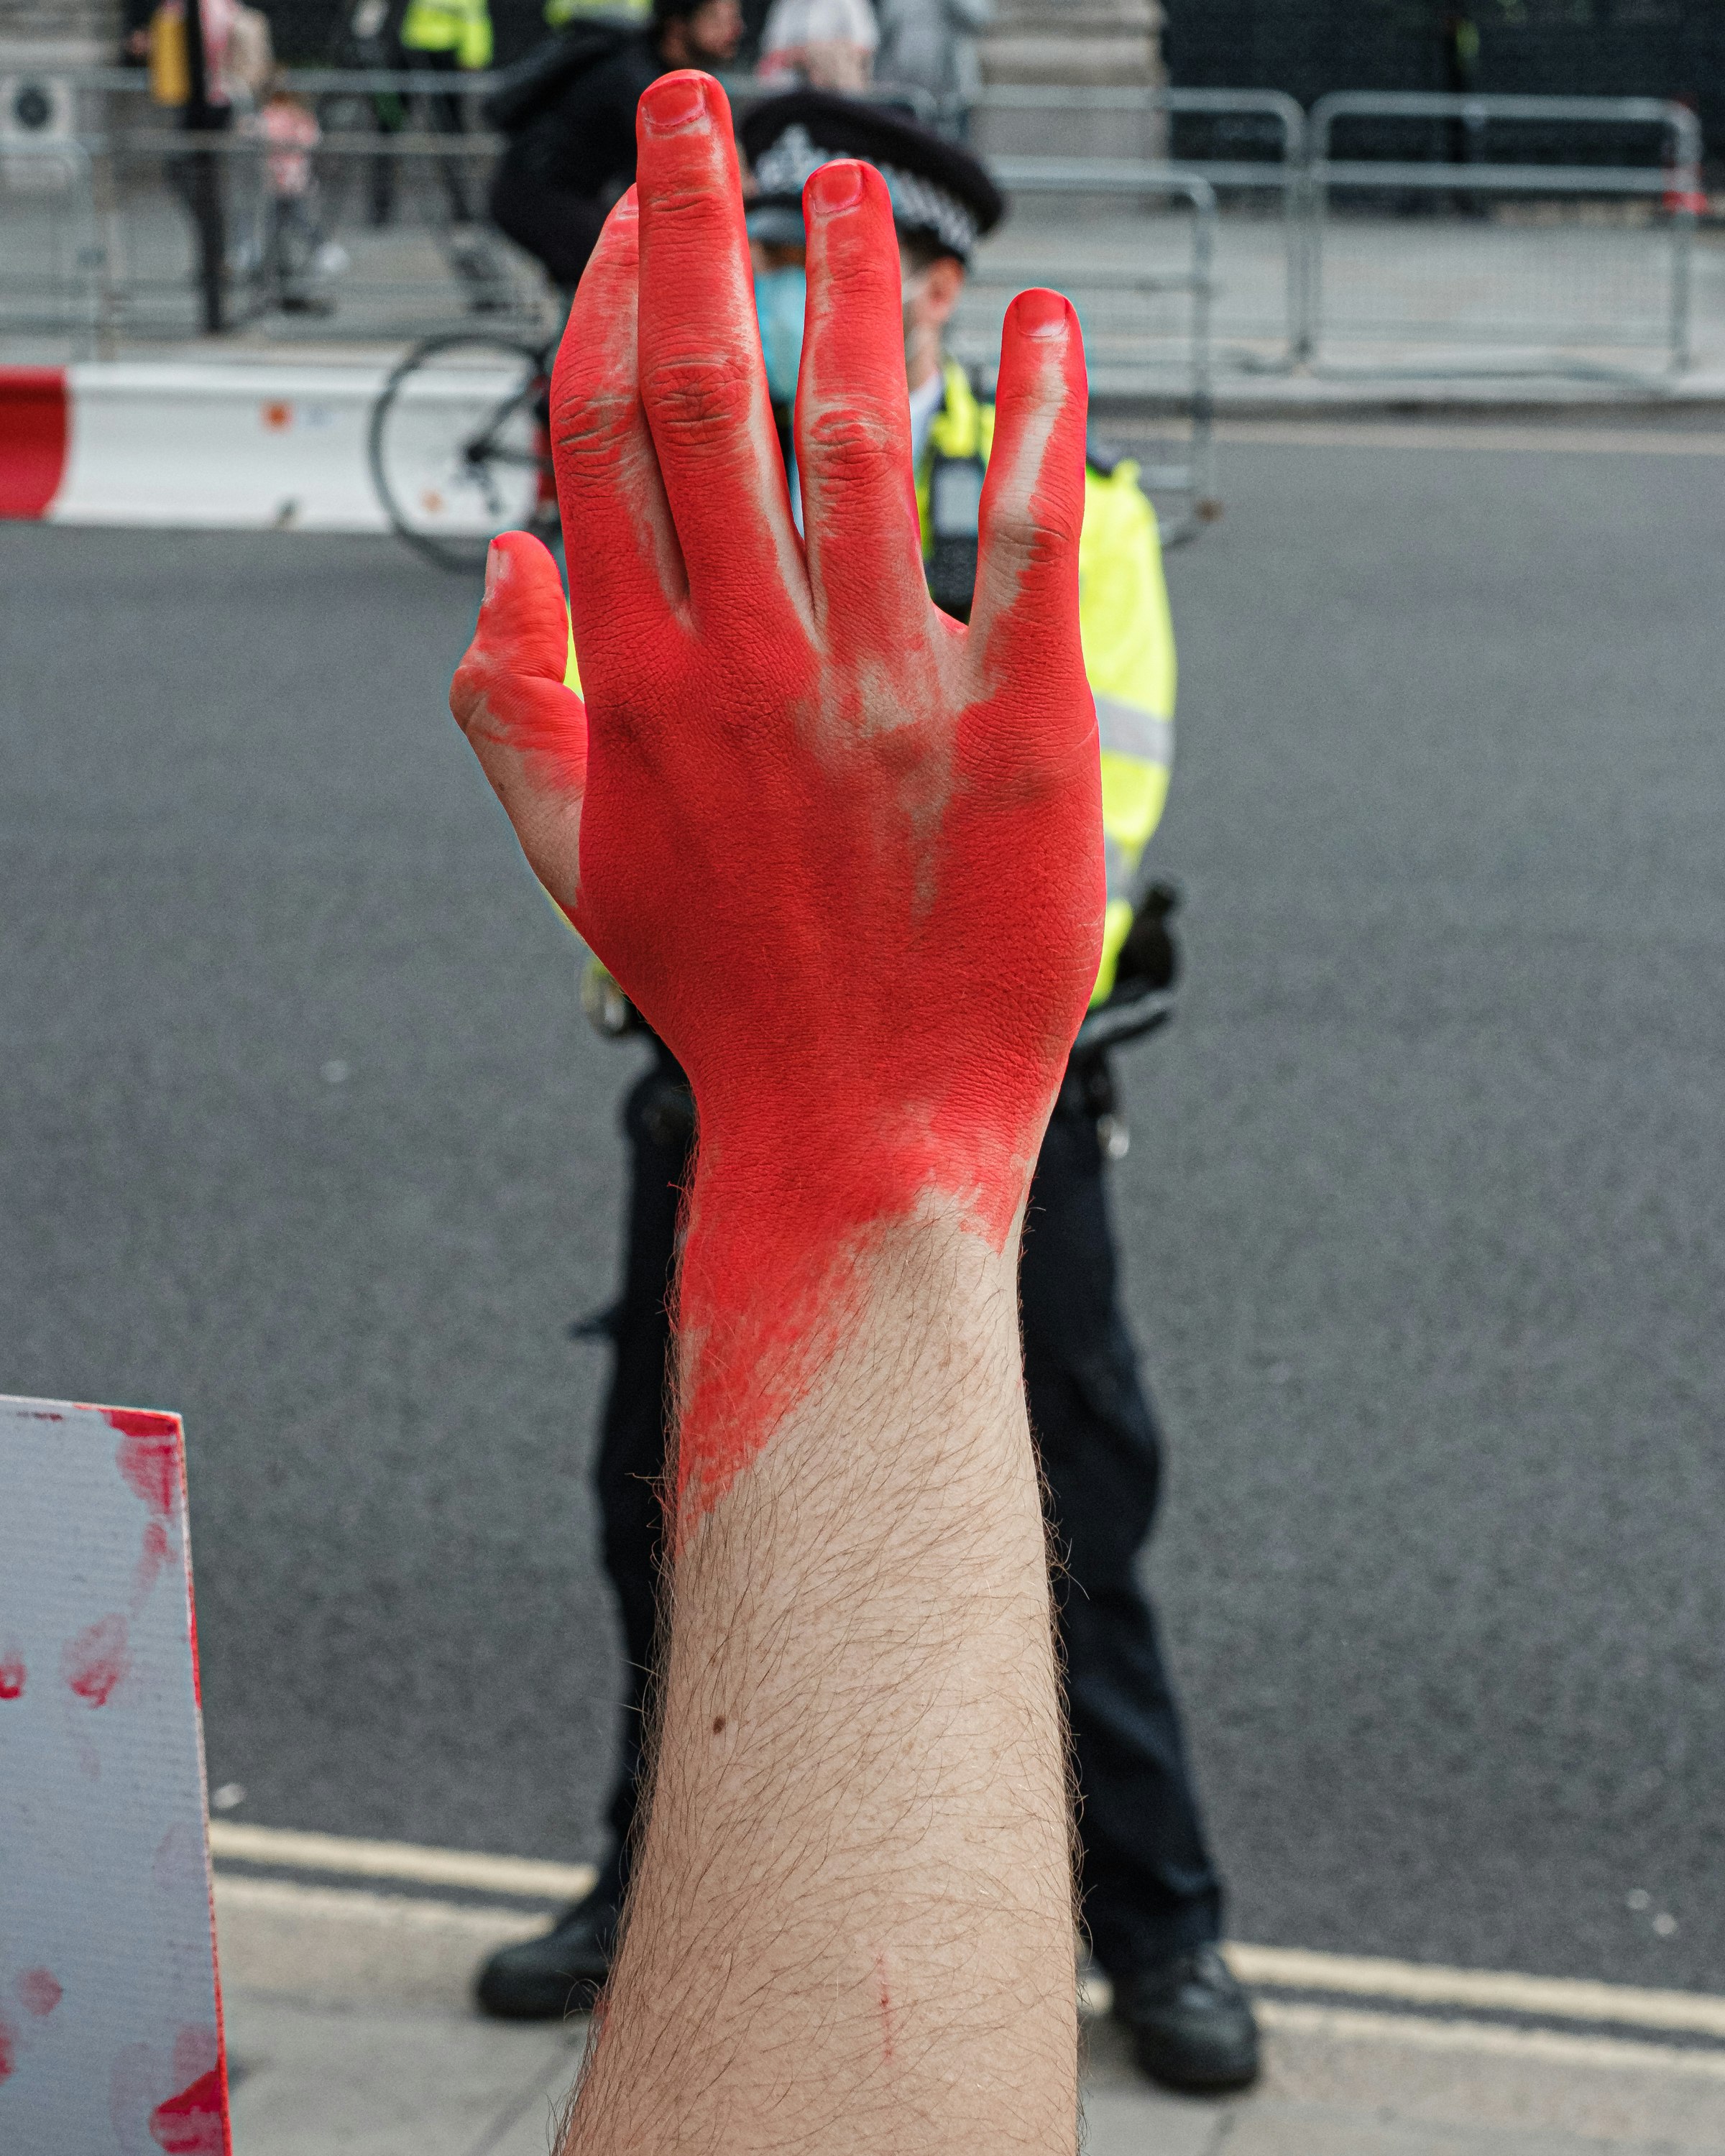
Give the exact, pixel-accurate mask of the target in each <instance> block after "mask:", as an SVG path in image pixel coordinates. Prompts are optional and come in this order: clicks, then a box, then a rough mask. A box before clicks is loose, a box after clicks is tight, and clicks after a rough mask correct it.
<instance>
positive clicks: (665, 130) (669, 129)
mask: <svg viewBox="0 0 1725 2156" xmlns="http://www.w3.org/2000/svg"><path fill="white" fill-rule="evenodd" d="M641 119H642V122H643V124H644V126H645V127H646V130H647V132H648V133H649V135H670V134H673V133H675V132H677V131H680V130H682V129H686V128H689V127H690V126H691V123H692V122H693V121H696V120H701V121H705V120H706V88H705V85H704V84H703V81H702V79H701V76H700V75H698V74H695V73H693V72H692V71H691V70H688V69H685V70H684V71H683V72H682V73H681V74H667V75H661V76H660V80H658V81H657V82H655V84H654V85H652V87H651V88H650V89H649V90H646V91H645V92H644V94H643V95H642V98H641Z"/></svg>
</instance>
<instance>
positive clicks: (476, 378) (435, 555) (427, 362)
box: [367, 330, 556, 571]
mask: <svg viewBox="0 0 1725 2156" xmlns="http://www.w3.org/2000/svg"><path fill="white" fill-rule="evenodd" d="M550 358H551V354H550V352H549V350H548V349H543V348H542V347H541V346H537V345H533V344H530V343H528V342H527V341H526V339H525V338H519V337H510V336H500V335H497V334H495V333H494V332H490V331H483V330H450V331H444V332H443V333H441V334H440V335H439V336H430V337H426V338H424V340H423V341H421V342H420V343H418V344H417V345H415V346H413V350H412V351H411V352H408V353H407V354H406V356H405V357H403V359H401V360H400V361H399V362H398V363H397V365H396V366H395V367H393V369H392V371H391V372H390V375H389V377H388V380H387V381H386V382H385V383H384V385H383V388H382V390H381V392H380V393H379V394H378V398H377V403H375V404H374V405H373V406H372V417H371V424H370V427H369V429H367V455H368V458H369V461H370V465H371V472H372V485H373V487H375V489H376V490H377V499H378V500H379V501H380V502H381V503H382V507H383V512H384V514H385V515H386V516H388V519H389V524H390V528H391V530H392V531H394V533H395V534H396V536H397V537H398V538H399V539H400V540H402V541H403V542H404V544H406V545H407V546H408V547H411V548H412V549H413V552H415V553H416V554H418V555H419V556H420V557H422V559H424V560H425V561H428V562H433V563H434V564H435V565H436V566H437V567H439V568H440V569H451V570H458V571H470V570H473V569H476V568H479V567H482V566H483V565H484V562H485V554H486V551H487V549H488V548H489V547H490V543H491V541H492V540H493V538H495V536H496V535H497V533H498V532H499V531H523V530H525V531H533V530H542V531H550V530H554V528H555V525H556V505H555V502H554V501H552V502H550V503H549V504H547V501H546V500H545V499H544V495H545V493H546V489H545V486H544V484H543V479H544V475H545V473H546V470H547V465H546V460H545V454H544V452H543V449H542V446H541V434H542V429H541V428H540V424H539V421H538V418H537V413H536V410H535V405H536V400H537V398H538V396H539V394H540V393H541V389H542V384H543V382H545V380H546V379H547V375H548V372H549V366H550ZM439 375H440V376H441V377H442V379H441V380H439V379H438V377H439Z"/></svg>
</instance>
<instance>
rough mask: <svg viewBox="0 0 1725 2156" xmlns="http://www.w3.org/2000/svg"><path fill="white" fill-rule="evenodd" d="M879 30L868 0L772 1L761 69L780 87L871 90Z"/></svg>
mask: <svg viewBox="0 0 1725 2156" xmlns="http://www.w3.org/2000/svg"><path fill="white" fill-rule="evenodd" d="M878 44H880V28H879V27H878V25H877V24H876V23H875V11H874V9H873V8H872V7H870V4H869V0H773V6H772V8H770V10H769V11H768V16H767V21H766V23H765V26H764V27H763V28H762V32H761V62H760V73H761V74H762V76H763V77H764V78H768V79H776V80H778V82H779V83H780V85H781V86H783V87H786V88H788V86H789V85H790V84H791V83H793V82H796V81H802V82H805V83H807V84H809V85H810V86H811V87H812V88H814V89H815V90H866V89H867V87H868V83H869V75H870V71H871V69H872V68H873V65H874V59H875V47H876V46H877V45H878Z"/></svg>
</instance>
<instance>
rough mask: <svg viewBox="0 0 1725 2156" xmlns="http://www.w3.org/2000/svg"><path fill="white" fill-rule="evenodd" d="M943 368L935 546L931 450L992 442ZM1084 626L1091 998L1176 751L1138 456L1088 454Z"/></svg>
mask: <svg viewBox="0 0 1725 2156" xmlns="http://www.w3.org/2000/svg"><path fill="white" fill-rule="evenodd" d="M945 374H946V385H947V393H946V397H945V399H944V401H943V402H942V405H941V408H940V410H939V411H938V412H937V413H936V414H935V415H934V419H933V421H932V424H931V425H930V427H929V430H928V450H927V454H925V455H924V457H923V459H922V466H921V469H920V470H918V472H917V474H916V512H917V515H918V516H919V517H920V518H921V519H922V545H923V551H924V552H925V553H927V552H929V551H930V549H931V547H932V536H933V535H932V529H931V522H930V515H929V491H930V489H929V476H930V470H931V467H932V463H933V459H934V457H935V454H937V453H938V454H940V455H941V456H943V457H978V458H980V459H982V461H983V463H984V464H986V463H987V462H988V452H989V450H990V449H992V448H993V442H994V408H993V405H992V404H983V403H978V401H977V398H975V396H974V395H973V393H972V391H971V387H970V382H969V379H968V377H967V376H966V374H965V372H964V369H963V367H960V366H958V365H957V362H954V361H952V360H948V361H947V365H946V369H945ZM1078 633H1079V635H1080V637H1081V639H1082V640H1083V644H1084V670H1085V672H1086V674H1087V675H1089V676H1090V685H1091V690H1092V691H1093V693H1094V695H1095V696H1096V731H1097V733H1098V734H1099V736H1100V737H1101V747H1102V831H1103V837H1104V841H1105V844H1106V856H1107V865H1108V911H1107V913H1106V916H1105V918H1104V923H1103V929H1102V964H1101V971H1100V973H1098V974H1097V976H1096V990H1095V993H1093V994H1092V996H1091V1004H1092V1005H1094V1004H1100V1003H1106V1001H1107V999H1108V998H1109V997H1110V996H1111V994H1112V993H1113V992H1114V968H1115V967H1116V965H1117V963H1118V962H1119V958H1120V947H1121V945H1122V943H1124V942H1125V941H1126V939H1127V935H1128V934H1129V932H1131V929H1132V885H1133V880H1134V879H1135V877H1136V875H1137V868H1138V864H1139V862H1140V860H1142V858H1143V853H1144V849H1145V847H1146V846H1147V844H1149V842H1150V834H1151V833H1152V832H1153V830H1154V829H1156V826H1157V824H1158V823H1159V822H1160V821H1161V819H1162V810H1163V803H1164V802H1165V801H1166V800H1167V798H1168V773H1169V771H1170V769H1171V768H1172V767H1173V755H1174V686H1175V665H1174V625H1173V617H1172V616H1171V615H1170V613H1169V612H1168V587H1167V585H1166V584H1165V583H1163V575H1162V542H1161V539H1160V536H1159V535H1158V531H1157V528H1156V512H1155V511H1154V510H1153V509H1152V508H1151V506H1150V504H1149V502H1148V500H1147V499H1146V498H1145V495H1144V491H1143V489H1142V487H1141V486H1140V485H1138V468H1137V465H1135V464H1132V463H1130V462H1122V463H1120V464H1117V465H1115V466H1114V467H1113V469H1112V470H1110V471H1104V470H1101V467H1100V466H1099V465H1096V464H1094V463H1092V464H1091V465H1087V466H1086V470H1085V475H1084V528H1083V531H1081V534H1080V536H1079V541H1078Z"/></svg>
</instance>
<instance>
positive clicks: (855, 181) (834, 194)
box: [809, 157, 864, 211]
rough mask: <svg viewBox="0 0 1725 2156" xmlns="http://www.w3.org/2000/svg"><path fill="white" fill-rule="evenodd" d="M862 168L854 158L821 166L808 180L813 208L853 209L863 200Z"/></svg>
mask: <svg viewBox="0 0 1725 2156" xmlns="http://www.w3.org/2000/svg"><path fill="white" fill-rule="evenodd" d="M863 169H864V168H863V167H862V166H861V165H860V163H859V162H857V160H856V159H855V157H846V158H845V159H843V160H842V161H841V162H839V163H838V164H835V165H823V166H822V167H821V168H820V170H819V172H814V173H811V174H810V176H809V188H810V191H811V192H812V193H813V194H814V201H815V206H816V208H819V209H824V210H829V211H830V210H841V209H855V208H856V205H857V204H858V203H860V201H861V200H862V198H863V185H864V182H863Z"/></svg>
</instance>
